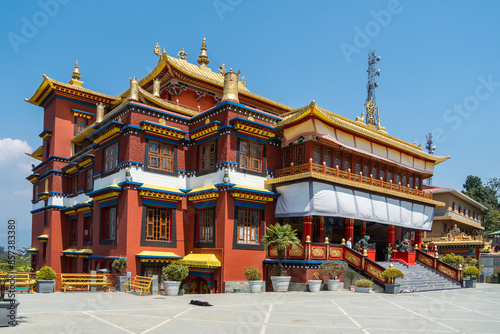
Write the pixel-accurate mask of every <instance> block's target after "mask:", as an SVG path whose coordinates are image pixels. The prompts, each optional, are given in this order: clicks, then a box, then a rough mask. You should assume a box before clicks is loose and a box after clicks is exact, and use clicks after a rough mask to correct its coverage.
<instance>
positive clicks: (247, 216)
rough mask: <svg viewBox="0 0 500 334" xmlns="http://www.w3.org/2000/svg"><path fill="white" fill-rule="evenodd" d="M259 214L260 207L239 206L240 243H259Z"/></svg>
mask: <svg viewBox="0 0 500 334" xmlns="http://www.w3.org/2000/svg"><path fill="white" fill-rule="evenodd" d="M259 216H260V210H258V209H251V208H243V207H240V208H238V243H240V244H258V243H259Z"/></svg>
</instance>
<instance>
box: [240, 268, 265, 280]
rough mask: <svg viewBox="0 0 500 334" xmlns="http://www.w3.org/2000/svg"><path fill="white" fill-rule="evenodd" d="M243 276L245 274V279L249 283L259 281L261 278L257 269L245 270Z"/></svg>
mask: <svg viewBox="0 0 500 334" xmlns="http://www.w3.org/2000/svg"><path fill="white" fill-rule="evenodd" d="M243 274H245V278H246V279H247V280H249V281H259V280H260V278H261V277H262V271H260V270H259V269H258V268H257V267H250V268H245V269H244V270H243Z"/></svg>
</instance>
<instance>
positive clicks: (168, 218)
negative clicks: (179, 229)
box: [146, 207, 172, 242]
mask: <svg viewBox="0 0 500 334" xmlns="http://www.w3.org/2000/svg"><path fill="white" fill-rule="evenodd" d="M171 228H172V209H167V208H159V207H148V208H147V217H146V240H148V241H166V242H168V241H171Z"/></svg>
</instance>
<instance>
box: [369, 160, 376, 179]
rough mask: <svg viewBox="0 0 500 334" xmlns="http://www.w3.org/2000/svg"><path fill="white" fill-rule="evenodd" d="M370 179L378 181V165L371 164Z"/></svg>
mask: <svg viewBox="0 0 500 334" xmlns="http://www.w3.org/2000/svg"><path fill="white" fill-rule="evenodd" d="M367 176H370V175H367ZM372 177H373V178H374V179H378V163H376V162H372Z"/></svg>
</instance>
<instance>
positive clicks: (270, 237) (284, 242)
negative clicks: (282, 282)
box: [262, 223, 300, 276]
mask: <svg viewBox="0 0 500 334" xmlns="http://www.w3.org/2000/svg"><path fill="white" fill-rule="evenodd" d="M266 231H267V233H266V235H265V236H264V237H263V239H262V240H263V242H264V245H266V247H269V246H272V245H275V246H276V247H277V248H278V276H281V275H282V273H283V265H282V264H281V261H282V260H283V255H284V250H285V249H287V248H288V247H289V246H293V245H298V244H300V239H299V238H297V230H294V229H292V227H291V226H290V225H289V224H285V225H280V224H279V223H276V224H275V225H270V226H269V227H267V228H266Z"/></svg>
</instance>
